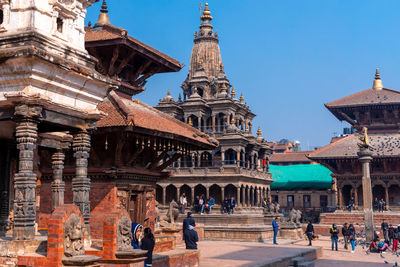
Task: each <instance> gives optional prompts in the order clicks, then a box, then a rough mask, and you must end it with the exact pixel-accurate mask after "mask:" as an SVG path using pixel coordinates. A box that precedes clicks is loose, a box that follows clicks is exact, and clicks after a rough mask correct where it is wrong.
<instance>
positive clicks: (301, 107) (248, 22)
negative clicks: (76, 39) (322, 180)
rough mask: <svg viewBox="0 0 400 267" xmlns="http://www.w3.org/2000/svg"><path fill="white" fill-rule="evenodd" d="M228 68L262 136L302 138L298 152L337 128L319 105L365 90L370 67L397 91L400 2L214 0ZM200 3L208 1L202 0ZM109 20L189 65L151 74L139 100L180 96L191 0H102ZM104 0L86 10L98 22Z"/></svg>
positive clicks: (194, 15) (193, 11)
mask: <svg viewBox="0 0 400 267" xmlns="http://www.w3.org/2000/svg"><path fill="white" fill-rule="evenodd" d="M208 2H209V7H210V10H211V13H212V16H213V17H214V19H213V21H212V23H213V25H214V30H217V31H218V35H219V38H220V48H221V54H222V60H223V62H224V67H225V72H226V74H227V75H228V78H229V79H230V81H231V83H232V84H233V86H234V87H235V90H236V94H237V95H240V93H241V92H243V94H244V97H245V101H246V102H247V103H248V105H249V106H250V107H251V109H252V111H253V112H254V113H256V114H257V117H256V118H255V119H254V121H253V125H254V126H256V127H254V128H255V129H253V130H254V131H256V130H257V129H256V128H257V126H258V125H260V126H261V128H262V130H263V136H264V137H265V138H266V139H267V140H268V141H275V140H279V139H282V138H288V139H291V140H299V141H300V142H301V146H302V149H303V150H306V149H308V148H310V149H312V148H313V147H314V146H322V145H325V144H328V143H329V141H330V138H331V137H332V136H333V134H334V133H335V132H336V133H341V131H342V128H343V127H346V126H347V125H346V124H345V123H341V122H339V121H338V120H337V119H336V118H335V117H334V116H333V115H331V114H330V113H329V112H328V110H327V109H326V108H325V107H324V103H328V102H330V101H333V100H336V99H338V98H341V97H344V96H347V95H349V94H352V93H355V92H358V91H361V90H364V89H367V88H371V86H372V82H373V77H374V72H375V68H376V67H379V68H380V69H381V75H382V80H383V85H384V87H386V88H392V89H399V88H400V75H399V73H400V60H399V59H400V53H399V48H400V13H399V10H400V1H398V0H325V1H321V0H304V1H299V0H282V1H272V0H241V1H239V0H210V1H208ZM203 3H204V2H203ZM107 4H108V7H109V11H110V13H109V15H110V19H111V23H112V24H113V25H115V26H118V27H122V28H124V29H126V30H128V33H129V35H131V36H133V37H135V38H137V39H138V40H140V41H142V42H145V43H146V44H149V45H151V46H153V47H154V48H156V49H158V50H160V51H162V52H164V53H166V54H168V55H169V56H172V57H174V58H175V59H177V60H179V61H180V62H181V63H184V64H185V67H184V68H183V69H182V70H181V71H180V72H178V73H169V74H159V75H155V76H153V77H152V78H150V79H149V80H148V83H147V84H146V89H147V90H146V91H145V92H144V93H142V94H140V95H138V98H139V99H140V100H142V101H144V102H146V103H148V104H151V105H156V104H157V103H158V100H159V99H160V98H162V97H163V96H165V94H166V92H167V90H168V89H170V90H171V94H172V95H173V96H174V97H175V98H177V96H178V94H179V92H181V89H180V85H181V83H182V82H183V80H184V79H185V77H186V75H187V73H188V67H187V66H188V65H189V62H190V53H191V49H192V45H193V33H194V32H195V31H196V30H198V26H199V23H200V21H199V16H200V15H199V14H200V13H199V1H197V0H144V1H138V0H108V1H107ZM100 5H101V1H100V2H99V3H96V4H95V5H93V6H92V7H90V8H89V9H88V16H87V19H86V21H87V22H88V21H91V22H92V23H93V24H94V23H95V22H96V20H97V16H98V14H99V10H100Z"/></svg>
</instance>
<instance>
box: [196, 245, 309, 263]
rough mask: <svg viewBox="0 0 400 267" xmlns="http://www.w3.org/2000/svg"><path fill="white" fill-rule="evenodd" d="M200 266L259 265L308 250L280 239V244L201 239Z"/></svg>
mask: <svg viewBox="0 0 400 267" xmlns="http://www.w3.org/2000/svg"><path fill="white" fill-rule="evenodd" d="M198 247H199V249H200V267H210V266H218V267H236V266H259V265H262V264H267V263H268V262H273V261H277V260H279V259H281V258H285V257H288V256H293V257H295V256H296V255H298V254H300V253H304V252H307V251H310V248H308V247H306V246H303V245H293V244H291V242H289V241H288V240H280V245H278V246H276V245H272V244H268V243H266V244H265V243H256V242H229V241H201V242H199V243H198Z"/></svg>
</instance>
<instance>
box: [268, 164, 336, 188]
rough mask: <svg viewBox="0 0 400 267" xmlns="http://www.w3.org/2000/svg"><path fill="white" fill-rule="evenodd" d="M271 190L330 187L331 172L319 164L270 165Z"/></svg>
mask: <svg viewBox="0 0 400 267" xmlns="http://www.w3.org/2000/svg"><path fill="white" fill-rule="evenodd" d="M269 167H270V168H269V172H270V173H271V174H272V180H274V182H273V183H272V184H271V190H298V189H330V188H332V176H331V174H332V172H331V171H330V170H329V169H328V168H326V167H324V166H322V165H320V164H296V165H289V166H279V165H270V166H269Z"/></svg>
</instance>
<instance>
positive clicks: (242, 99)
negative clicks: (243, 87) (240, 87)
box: [240, 93, 244, 102]
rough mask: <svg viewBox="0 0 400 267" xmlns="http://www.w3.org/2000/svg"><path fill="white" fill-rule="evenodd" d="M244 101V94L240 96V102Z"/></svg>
mask: <svg viewBox="0 0 400 267" xmlns="http://www.w3.org/2000/svg"><path fill="white" fill-rule="evenodd" d="M243 101H244V97H243V93H241V94H240V102H243Z"/></svg>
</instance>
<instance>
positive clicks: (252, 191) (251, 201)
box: [249, 188, 254, 207]
mask: <svg viewBox="0 0 400 267" xmlns="http://www.w3.org/2000/svg"><path fill="white" fill-rule="evenodd" d="M249 198H250V207H252V206H253V205H254V188H252V189H250V196H249Z"/></svg>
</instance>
